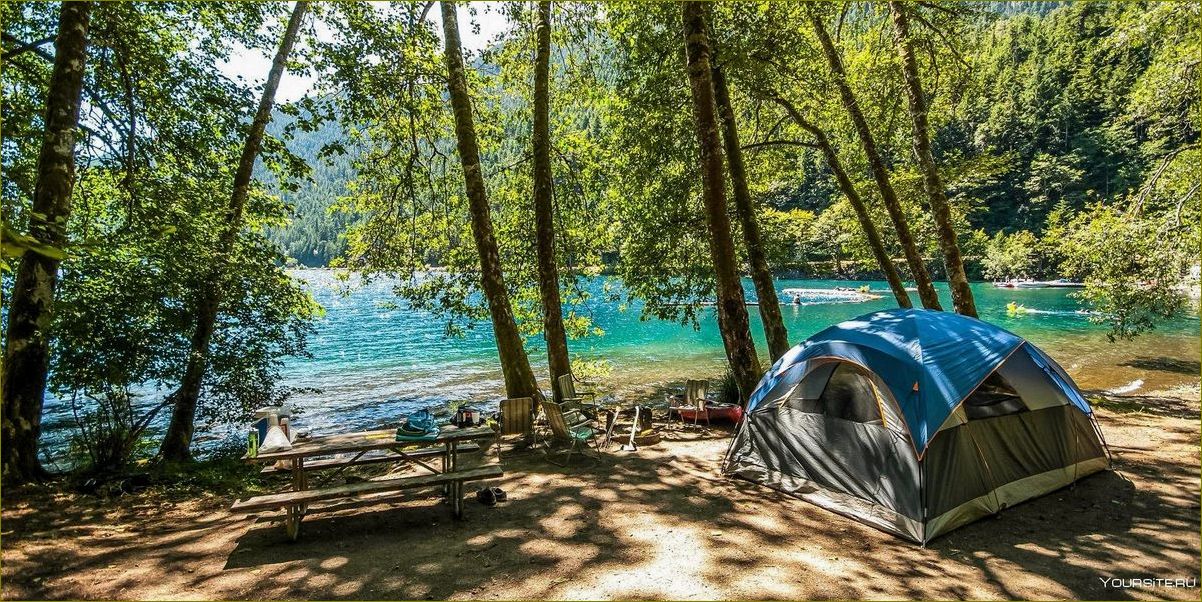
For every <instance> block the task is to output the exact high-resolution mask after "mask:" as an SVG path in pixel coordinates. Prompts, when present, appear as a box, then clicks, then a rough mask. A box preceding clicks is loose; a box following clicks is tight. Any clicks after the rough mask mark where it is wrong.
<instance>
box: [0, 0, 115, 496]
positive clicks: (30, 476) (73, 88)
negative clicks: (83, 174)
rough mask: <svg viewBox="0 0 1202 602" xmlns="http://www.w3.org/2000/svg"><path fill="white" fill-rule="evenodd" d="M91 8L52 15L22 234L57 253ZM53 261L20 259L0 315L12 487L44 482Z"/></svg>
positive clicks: (5, 466) (72, 5) (71, 175)
mask: <svg viewBox="0 0 1202 602" xmlns="http://www.w3.org/2000/svg"><path fill="white" fill-rule="evenodd" d="M91 11H92V3H91V2H63V3H62V5H61V8H60V9H59V20H58V37H57V38H56V40H55V54H54V68H53V71H52V72H51V75H50V86H49V90H48V92H47V95H46V120H45V126H46V131H45V133H44V134H43V137H42V148H41V152H40V154H39V155H38V166H37V169H38V179H37V183H36V184H35V186H34V193H33V206H32V208H31V211H30V219H29V233H30V236H32V237H33V238H35V239H37V241H38V242H39V243H42V244H44V245H47V246H50V247H53V248H55V249H62V248H64V247H65V246H66V243H67V219H68V218H69V217H70V215H71V193H72V189H73V188H74V186H75V130H76V128H77V127H78V126H79V107H80V103H81V96H82V94H83V78H84V70H85V66H86V63H87V47H88V25H89V21H90V18H91ZM59 263H60V260H59V259H56V258H54V257H49V256H47V255H45V254H42V253H39V252H37V251H35V250H32V249H31V250H27V251H25V253H24V254H23V255H22V256H21V261H20V265H19V266H18V267H17V274H16V279H15V282H14V284H13V290H12V298H11V299H10V300H9V308H8V333H7V335H6V337H5V346H4V375H3V379H4V385H3V394H4V399H3V410H4V414H3V421H2V425H0V433H2V435H0V449H2V451H3V454H2V456H3V460H2V470H3V476H4V479H5V480H6V481H8V482H12V483H17V482H24V481H29V480H38V479H41V478H43V477H45V476H46V472H45V470H44V469H43V468H42V464H41V462H40V461H39V460H38V438H39V436H40V435H41V431H42V403H43V401H44V399H45V395H46V380H47V376H48V374H49V370H50V326H51V322H52V320H53V317H54V289H55V287H56V286H57V284H58V267H59Z"/></svg>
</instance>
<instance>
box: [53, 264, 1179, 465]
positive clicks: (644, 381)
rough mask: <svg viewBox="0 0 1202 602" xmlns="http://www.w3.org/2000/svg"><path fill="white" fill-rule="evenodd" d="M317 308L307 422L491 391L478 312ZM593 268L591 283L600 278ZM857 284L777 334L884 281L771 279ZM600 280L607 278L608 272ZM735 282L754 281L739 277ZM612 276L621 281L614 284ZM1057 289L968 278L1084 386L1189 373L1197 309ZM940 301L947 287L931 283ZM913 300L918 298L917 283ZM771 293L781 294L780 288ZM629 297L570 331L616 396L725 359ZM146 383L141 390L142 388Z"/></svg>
mask: <svg viewBox="0 0 1202 602" xmlns="http://www.w3.org/2000/svg"><path fill="white" fill-rule="evenodd" d="M294 276H295V277H297V278H299V279H301V280H303V281H304V282H305V283H306V286H307V287H308V288H309V290H310V291H311V292H312V294H313V296H314V298H315V299H316V300H317V301H318V302H319V303H320V304H321V305H322V306H323V307H324V308H325V310H326V311H325V315H324V317H323V318H321V319H320V320H319V321H318V322H317V324H316V328H317V329H316V333H315V334H314V335H313V336H312V338H311V339H310V343H309V349H310V351H311V353H312V357H311V358H297V359H293V360H291V361H289V362H288V364H287V366H286V368H285V370H284V373H283V376H284V383H283V384H284V385H287V386H293V387H301V388H312V389H317V390H320V392H319V393H302V394H298V395H297V396H296V397H295V398H294V400H293V403H294V405H295V406H296V407H297V408H298V409H299V410H300V411H301V412H302V414H303V415H302V416H301V417H300V418H299V419H298V422H297V424H298V426H300V428H301V429H302V430H311V431H313V432H334V431H340V430H350V429H359V428H370V427H376V426H379V425H382V424H388V423H395V421H396V418H397V417H398V416H400V415H402V414H404V413H407V412H408V411H411V410H412V409H415V408H419V407H425V406H431V405H442V404H445V403H447V402H451V401H459V400H473V401H475V402H478V403H480V404H481V405H485V406H487V405H490V404H491V403H495V402H496V400H497V399H499V398H500V397H501V396H503V392H504V387H503V384H502V380H501V372H500V369H499V367H498V365H497V361H496V347H495V346H494V343H493V340H492V329H491V327H490V325H489V324H488V323H479V324H476V325H475V327H474V328H471V329H469V330H468V331H467V333H466V335H465V336H463V337H460V338H449V337H447V336H446V335H445V331H444V322H442V321H440V320H438V319H435V318H432V317H431V316H430V315H428V314H425V313H422V312H419V311H416V310H412V309H409V308H407V306H406V304H405V303H404V301H402V300H400V299H398V298H397V297H396V296H394V295H393V293H392V287H391V284H390V283H389V282H387V281H380V280H377V281H374V282H371V283H369V284H366V285H362V284H359V285H354V286H350V287H348V286H347V284H346V283H345V282H342V281H340V280H338V279H337V278H335V277H334V274H333V272H331V271H328V270H304V271H298V272H295V273H294ZM604 284H605V281H604V280H603V279H601V278H598V279H595V280H594V281H592V282H591V283H590V287H591V288H592V289H593V290H594V291H596V292H598V293H599V292H600V291H601V289H602V287H603V286H604ZM865 284H867V285H869V286H870V287H871V288H872V289H873V290H874V291H876V292H879V293H881V295H882V298H880V299H877V300H870V301H861V302H848V301H840V300H829V301H827V302H813V303H810V302H807V303H804V304H802V305H792V304H788V305H785V306H783V307H782V310H783V313H784V319H785V324H786V327H787V328H788V331H789V339H790V341H792V342H793V343H798V342H800V341H802V340H803V339H805V338H806V337H808V336H810V335H812V334H814V333H816V332H818V331H819V330H821V329H823V328H825V327H827V326H829V325H831V324H834V323H836V322H839V321H842V320H846V319H848V318H852V317H855V316H857V315H860V314H863V313H866V312H869V311H874V310H878V309H886V308H890V307H894V306H895V304H894V303H893V302H892V296H891V295H890V294H889V293H888V289H887V285H886V283H885V282H854V283H849V282H846V281H833V280H778V281H777V288H778V290H780V289H784V288H791V287H797V288H827V289H831V288H834V287H837V286H842V287H847V286H856V287H858V286H862V285H865ZM609 286H610V287H611V288H613V287H615V286H619V287H620V285H617V284H616V283H615V282H612V281H611V282H610V283H609ZM744 288H745V289H746V290H747V291H749V295H750V292H751V291H753V290H754V288H753V287H752V286H751V284H750V282H745V283H744ZM619 290H620V288H619ZM1070 292H1071V291H1069V290H1065V289H1019V290H1009V289H999V288H996V287H994V286H993V285H991V284H988V283H979V284H974V285H973V293H974V295H975V297H976V302H977V307H978V310H979V311H980V313H981V318H982V319H983V320H986V321H988V322H991V323H993V324H996V325H998V326H1001V327H1002V328H1005V329H1007V330H1010V331H1012V332H1014V333H1016V334H1018V335H1020V336H1022V337H1025V338H1027V339H1028V340H1030V341H1032V342H1034V343H1035V344H1036V345H1038V346H1040V347H1041V348H1043V349H1044V350H1045V351H1047V352H1048V353H1049V354H1051V355H1052V357H1054V358H1056V359H1057V361H1059V362H1060V363H1061V365H1063V366H1064V367H1065V369H1066V370H1068V372H1069V374H1071V375H1072V376H1073V378H1074V379H1076V381H1077V383H1078V384H1079V385H1080V386H1081V387H1082V388H1083V389H1086V390H1094V391H1113V392H1124V393H1133V394H1139V393H1141V392H1150V391H1158V390H1165V389H1171V388H1175V387H1182V386H1196V383H1197V382H1198V373H1199V355H1200V353H1202V350H1200V344H1199V321H1198V311H1197V307H1196V306H1195V307H1194V308H1193V309H1191V310H1190V311H1189V312H1188V315H1186V316H1183V317H1181V318H1178V319H1175V320H1173V321H1171V322H1169V323H1166V324H1162V325H1161V326H1160V327H1159V328H1158V329H1157V330H1155V331H1154V332H1152V333H1149V334H1146V335H1143V336H1140V337H1138V338H1137V339H1136V340H1134V341H1120V342H1114V343H1112V342H1110V341H1109V340H1108V339H1107V337H1106V332H1107V328H1106V327H1105V326H1104V325H1098V324H1093V323H1091V322H1090V321H1089V319H1088V316H1087V315H1085V314H1083V313H1080V312H1078V309H1079V306H1078V304H1077V302H1076V301H1075V300H1074V299H1072V298H1071V297H1070V296H1069V293H1070ZM940 294H941V296H942V298H943V303H944V305H945V306H946V307H950V306H951V301H950V295H949V293H948V291H947V289H946V287H941V288H940ZM913 296H914V297H915V301H917V296H916V295H913ZM782 298H783V295H782ZM1012 301H1013V302H1016V303H1020V304H1022V305H1023V306H1024V307H1026V308H1028V309H1029V310H1033V311H1029V312H1026V313H1022V314H1019V315H1010V314H1008V312H1007V309H1006V305H1007V303H1010V302H1012ZM640 307H641V306H640V305H639V304H637V303H631V304H623V303H615V302H612V301H609V300H606V299H605V298H604V295H601V294H596V295H594V296H593V297H592V299H591V300H589V301H588V302H587V304H586V305H584V306H582V307H577V308H576V309H577V311H578V312H581V313H584V314H586V315H588V316H590V317H591V319H592V320H593V322H594V325H595V326H596V327H598V328H600V329H601V330H603V331H604V335H602V336H593V337H589V338H586V339H582V340H576V341H570V342H569V346H570V348H571V352H572V354H573V355H574V356H579V357H581V358H584V359H588V360H604V361H605V362H606V363H607V364H608V374H607V375H605V376H603V377H602V378H601V379H600V381H601V383H602V385H603V387H604V389H605V391H606V392H608V393H610V394H612V395H613V396H614V397H615V398H617V399H622V398H624V397H625V398H631V399H633V398H636V397H638V396H639V395H646V392H647V391H649V390H651V389H653V388H654V387H657V386H660V385H664V384H673V383H676V384H679V383H681V382H682V381H683V380H684V379H686V378H690V377H714V376H717V375H719V374H720V373H721V372H722V371H723V364H724V354H723V350H722V342H721V338H720V337H719V334H718V329H717V323H716V318H715V316H714V310H713V309H712V308H708V309H706V310H704V311H703V313H702V315H703V319H702V322H701V324H700V328H699V329H694V328H693V327H691V326H682V325H680V324H676V323H671V322H664V321H659V320H654V319H652V320H647V321H644V320H641V319H640V317H639V314H640ZM748 311H749V314H750V316H751V327H752V330H753V332H754V333H755V336H756V342H757V345H758V350H759V352H760V357H761V361H765V360H766V347H765V344H764V339H763V329H762V327H761V323H760V319H759V312H758V308H756V307H755V306H750V307H748ZM530 357H531V362H532V364H533V365H534V368H535V372H536V374H537V375H538V376H539V378H540V380H541V382H542V386H543V389H544V390H548V389H549V383H548V382H547V379H546V368H545V364H546V361H545V351H544V348H543V346H542V341H541V340H532V341H531V344H530ZM151 396H153V394H152V395H149V396H148V397H151ZM71 424H72V416H71V411H70V408H69V407H67V406H66V404H63V403H62V402H58V401H55V400H51V401H50V402H49V403H48V404H47V409H46V433H47V443H49V444H50V445H48V446H47V447H48V448H50V449H56V448H59V447H60V446H61V442H62V441H64V439H65V438H64V437H63V436H62V435H63V434H64V432H63V429H65V428H69V427H70V425H71ZM242 428H243V425H217V424H213V425H208V424H205V425H200V427H199V430H198V434H197V441H198V442H199V443H200V444H201V445H212V444H214V443H215V442H217V441H220V440H223V439H226V438H228V437H232V436H240V435H239V433H241V432H242Z"/></svg>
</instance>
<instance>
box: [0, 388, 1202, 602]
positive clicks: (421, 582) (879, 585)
mask: <svg viewBox="0 0 1202 602" xmlns="http://www.w3.org/2000/svg"><path fill="white" fill-rule="evenodd" d="M1098 413H1099V417H1100V420H1101V424H1102V428H1103V430H1104V432H1105V434H1106V436H1107V439H1108V440H1109V442H1110V446H1111V449H1112V450H1113V451H1114V453H1115V470H1114V471H1113V472H1103V473H1100V474H1097V475H1093V476H1091V477H1088V478H1086V479H1084V480H1083V481H1082V482H1080V483H1078V484H1077V485H1076V486H1075V487H1072V488H1068V489H1064V490H1061V491H1058V492H1054V493H1052V494H1050V495H1048V496H1045V497H1043V498H1041V499H1038V500H1034V501H1032V502H1028V503H1026V504H1022V505H1020V506H1017V507H1015V508H1011V509H1009V510H1006V511H1005V512H1003V513H1001V514H1000V515H999V516H997V517H995V518H991V519H986V520H983V521H979V522H977V523H974V524H972V525H969V526H966V527H964V528H961V529H959V530H956V531H953V532H952V533H950V534H948V535H946V536H943V537H941V538H939V539H937V540H935V541H934V542H932V543H931V544H929V545H928V546H927V547H925V548H923V547H920V546H916V545H913V544H910V543H908V542H905V541H902V540H900V539H898V538H896V537H893V536H890V535H887V534H884V533H881V532H879V531H876V530H874V529H872V528H870V527H866V526H863V525H860V524H859V523H856V522H853V521H851V520H848V519H845V518H843V517H841V516H838V515H835V514H832V513H830V512H827V511H825V510H822V509H820V508H818V507H816V506H813V505H810V504H808V503H806V502H803V501H801V500H798V499H795V498H791V497H788V496H785V495H782V494H779V493H776V492H773V491H771V490H769V489H766V488H764V487H761V486H758V485H755V484H752V483H749V482H746V481H740V480H732V479H727V478H723V477H721V476H720V475H719V474H718V466H719V463H720V460H721V457H722V455H723V453H724V451H725V449H726V446H727V444H728V441H729V432H728V431H723V430H721V429H719V428H716V427H715V428H714V429H712V430H705V429H702V430H697V431H693V430H686V431H677V430H672V431H668V432H666V433H665V434H664V436H663V440H662V442H660V443H658V444H656V445H654V446H644V447H642V448H640V450H639V451H638V452H621V451H618V450H617V449H616V447H614V448H611V450H610V451H609V452H608V453H605V454H603V458H602V460H601V461H599V462H596V463H594V464H592V465H586V464H579V465H576V466H573V467H571V468H561V467H558V466H555V465H553V464H550V463H548V462H547V461H546V458H545V457H543V456H542V455H541V454H540V453H539V452H531V451H527V452H510V451H508V448H505V449H506V451H504V452H503V455H502V463H503V466H504V468H505V471H506V475H505V477H504V478H502V479H499V480H498V481H497V482H495V483H493V484H495V485H498V486H500V487H502V488H504V489H505V490H506V491H507V492H508V497H509V500H508V501H506V502H503V503H501V504H499V505H498V506H496V507H495V508H486V507H484V506H481V505H479V504H477V503H476V502H475V501H474V500H472V501H470V502H469V503H468V504H467V516H466V519H465V520H463V521H455V520H452V519H451V518H450V515H449V511H448V509H447V507H446V506H445V505H444V504H443V503H441V502H440V501H439V500H438V498H437V496H436V495H434V494H417V495H416V496H415V497H412V498H408V499H406V500H405V501H403V502H400V503H393V504H378V505H376V506H372V507H367V508H360V509H356V510H347V511H343V512H336V513H329V514H318V515H315V516H312V517H309V518H308V519H306V521H305V524H304V534H303V537H302V539H301V541H300V542H298V543H290V542H288V541H287V540H286V537H285V535H284V530H283V528H282V526H281V525H280V524H278V523H274V522H271V520H270V519H271V518H273V517H272V516H270V515H267V514H264V515H261V516H259V517H245V516H233V515H230V514H229V513H228V512H226V510H225V509H226V508H227V507H228V505H229V504H230V502H232V501H233V500H232V499H229V498H228V497H221V496H213V497H210V498H207V499H199V500H194V501H188V502H184V503H175V502H168V501H165V500H163V499H161V497H160V496H156V495H155V494H153V493H148V494H139V495H132V496H125V497H122V498H119V499H118V500H117V502H115V503H114V502H107V503H102V502H101V501H100V500H98V499H97V498H93V497H88V496H81V495H75V494H56V495H50V494H40V495H27V496H25V497H24V498H23V499H13V498H12V497H11V496H10V495H8V493H9V492H6V499H5V502H4V505H3V522H2V524H0V537H2V539H0V545H2V547H3V597H4V598H6V599H15V598H76V599H78V598H110V599H113V598H115V599H198V598H203V599H244V598H256V599H257V598H318V599H332V598H366V599H390V598H391V599H442V598H451V599H516V598H524V599H583V600H599V599H614V598H622V599H627V598H639V599H731V598H757V599H786V598H791V599H797V598H824V599H825V598H878V599H879V598H890V599H898V598H914V599H923V598H927V599H931V598H969V599H993V598H1039V599H1052V598H1092V599H1096V598H1102V599H1147V598H1157V599H1159V598H1174V599H1193V600H1197V599H1198V597H1199V591H1198V589H1197V588H1196V583H1197V578H1198V576H1199V571H1200V567H1199V404H1198V393H1197V387H1196V386H1193V387H1187V388H1186V389H1182V390H1178V391H1176V392H1173V393H1172V396H1166V395H1165V394H1164V393H1163V392H1162V393H1160V394H1157V395H1152V396H1145V397H1124V398H1111V399H1110V400H1109V401H1108V402H1107V403H1105V404H1104V405H1103V408H1102V409H1100V410H1099V412H1098ZM485 457H486V458H487V459H491V460H492V461H495V460H496V455H495V452H489V453H488V454H487V455H486V456H485ZM467 489H469V490H472V489H471V488H470V487H468V488H467ZM1111 577H1117V578H1120V579H1122V580H1124V581H1126V580H1128V579H1131V578H1145V577H1146V578H1167V579H1194V584H1195V587H1194V588H1166V587H1139V588H1126V589H1124V588H1114V587H1107V586H1105V585H1104V584H1103V581H1102V580H1103V578H1111Z"/></svg>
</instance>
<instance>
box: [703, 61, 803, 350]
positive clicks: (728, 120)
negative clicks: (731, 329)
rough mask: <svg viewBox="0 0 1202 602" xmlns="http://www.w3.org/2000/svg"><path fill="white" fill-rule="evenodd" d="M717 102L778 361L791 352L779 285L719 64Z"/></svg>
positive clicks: (753, 278) (754, 280) (762, 315)
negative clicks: (763, 237)
mask: <svg viewBox="0 0 1202 602" xmlns="http://www.w3.org/2000/svg"><path fill="white" fill-rule="evenodd" d="M713 78H714V100H715V102H716V103H717V106H718V115H719V117H721V120H722V142H723V144H724V147H725V149H726V164H727V165H728V166H729V167H730V185H731V190H732V191H733V192H734V198H735V212H736V213H738V215H739V222H740V223H741V224H742V226H743V242H744V244H746V246H747V261H748V263H750V264H751V281H752V283H754V284H755V294H756V298H758V299H759V301H760V319H761V320H762V321H763V322H764V336H765V338H767V340H768V353H769V355H771V356H772V361H774V362H775V361H776V360H777V359H778V358H779V357H780V356H782V355H784V354H785V352H787V351H789V332H788V331H787V330H786V329H785V321H784V318H782V317H781V314H780V299H779V298H777V296H776V283H775V282H773V280H772V269H771V268H770V267H768V258H767V257H765V256H764V247H763V244H762V243H761V242H760V225H759V223H758V222H757V221H756V218H755V204H754V203H752V201H751V192H750V191H749V190H748V188H747V166H746V165H744V163H743V147H742V146H740V145H739V128H738V123H736V122H735V111H734V107H733V106H732V104H731V100H730V89H729V87H728V86H727V84H726V76H725V75H724V74H723V73H722V68H721V67H719V66H718V65H717V64H715V65H714V66H713Z"/></svg>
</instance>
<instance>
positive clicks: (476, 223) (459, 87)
mask: <svg viewBox="0 0 1202 602" xmlns="http://www.w3.org/2000/svg"><path fill="white" fill-rule="evenodd" d="M442 28H443V36H444V38H445V40H446V61H447V87H448V90H449V92H450V96H451V109H452V111H453V112H454V114H455V138H456V141H457V142H458V146H459V161H460V163H461V164H462V165H463V179H464V181H465V184H466V186H467V197H468V205H469V207H470V213H471V221H472V236H473V237H474V238H475V239H476V251H477V253H479V255H480V279H481V288H483V289H484V297H485V298H486V299H487V300H488V309H489V313H490V315H491V316H492V326H493V333H494V335H495V337H496V339H497V353H498V354H499V355H500V359H501V372H502V374H503V375H504V377H505V393H506V395H508V396H509V397H511V398H514V397H531V398H534V400H535V401H537V400H539V399H540V398H541V397H542V393H540V392H539V390H538V384H537V383H536V382H535V380H534V372H533V371H532V370H531V369H530V360H529V359H528V358H527V357H526V349H525V348H524V347H523V346H522V336H521V333H519V332H518V327H517V322H516V321H514V318H513V309H512V308H511V306H510V304H509V293H508V292H507V291H506V290H505V279H504V277H503V275H502V273H501V253H500V251H499V250H498V248H497V240H496V237H495V236H494V235H493V227H492V216H491V214H490V213H489V206H488V192H487V191H486V190H485V188H484V174H483V173H481V171H480V148H479V146H478V144H477V143H476V124H475V122H474V121H473V119H472V101H471V98H470V97H469V96H468V91H467V77H466V76H465V75H464V72H463V49H462V47H461V46H460V43H459V19H458V17H457V15H456V9H455V3H454V2H443V3H442Z"/></svg>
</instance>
